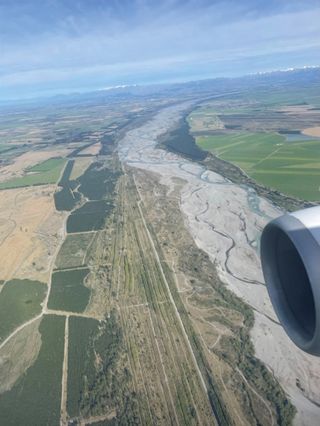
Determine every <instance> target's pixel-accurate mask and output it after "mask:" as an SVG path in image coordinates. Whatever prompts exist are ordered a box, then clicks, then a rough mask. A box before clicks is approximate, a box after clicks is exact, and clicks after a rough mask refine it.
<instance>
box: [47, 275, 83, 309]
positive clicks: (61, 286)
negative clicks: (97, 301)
mask: <svg viewBox="0 0 320 426" xmlns="http://www.w3.org/2000/svg"><path fill="white" fill-rule="evenodd" d="M89 272H90V271H89V269H88V268H83V269H73V270H71V271H57V272H54V273H53V274H52V283H51V292H50V297H49V301H48V308H49V309H57V310H61V311H71V312H83V311H84V310H85V308H86V306H87V304H88V302H89V298H90V290H89V289H88V288H87V287H85V286H84V279H85V277H86V276H87V275H88V273H89Z"/></svg>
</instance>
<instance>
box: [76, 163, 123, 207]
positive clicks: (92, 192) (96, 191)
mask: <svg viewBox="0 0 320 426" xmlns="http://www.w3.org/2000/svg"><path fill="white" fill-rule="evenodd" d="M119 176H120V173H119V172H114V171H113V170H110V169H108V168H106V167H102V164H99V163H94V164H91V166H90V167H89V168H88V169H87V170H86V172H85V173H84V174H83V175H82V176H80V178H79V179H78V180H79V182H80V188H79V191H80V192H81V193H82V194H83V196H84V197H87V198H88V199H89V200H91V201H94V200H101V199H103V198H104V197H106V196H107V195H112V193H113V192H114V189H115V185H116V183H117V179H118V177H119Z"/></svg>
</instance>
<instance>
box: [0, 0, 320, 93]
mask: <svg viewBox="0 0 320 426" xmlns="http://www.w3.org/2000/svg"><path fill="white" fill-rule="evenodd" d="M319 22H320V2H319V1H318V0H317V1H313V0H310V1H307V0H304V1H298V0H291V1H290V2H288V1H282V0H269V1H268V2H266V1H262V0H261V1H259V0H256V1H254V0H246V1H241V2H239V1H231V0H224V1H223V0H222V1H209V0H189V1H177V0H165V1H161V2H155V1H150V0H149V1H147V0H131V1H129V0H122V1H120V0H90V1H87V0H41V1H40V0H15V1H14V2H8V1H6V0H0V97H1V98H15V97H24V96H37V95H41V94H51V93H52V94H54V93H59V92H61V93H62V92H68V91H75V90H79V91H80V90H91V89H99V88H102V87H104V86H111V85H117V84H132V83H153V82H162V81H180V80H190V79H200V78H209V77H217V76H235V75H241V74H246V73H251V72H257V71H265V70H271V69H278V68H286V67H295V66H303V65H316V64H317V62H318V61H319V60H318V59H317V58H319V57H320V56H319V53H320V25H319Z"/></svg>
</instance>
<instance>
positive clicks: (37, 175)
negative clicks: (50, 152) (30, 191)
mask: <svg viewBox="0 0 320 426" xmlns="http://www.w3.org/2000/svg"><path fill="white" fill-rule="evenodd" d="M65 163H66V160H65V159H64V158H51V159H49V160H46V161H44V162H43V163H40V164H37V165H36V166H34V167H31V168H29V169H27V170H26V174H25V175H24V176H21V177H17V178H14V179H10V180H8V181H5V182H1V183H0V189H10V188H19V187H24V186H32V185H46V184H50V183H56V182H57V181H58V179H59V177H60V174H61V171H62V168H63V167H64V165H65Z"/></svg>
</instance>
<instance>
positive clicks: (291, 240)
mask: <svg viewBox="0 0 320 426" xmlns="http://www.w3.org/2000/svg"><path fill="white" fill-rule="evenodd" d="M261 262H262V270H263V275H264V278H265V282H266V284H267V289H268V292H269V296H270V299H271V302H272V304H273V307H274V310H275V312H276V314H277V316H278V318H279V320H280V322H281V324H282V325H283V328H284V330H285V331H286V333H287V334H288V336H289V337H290V338H291V340H292V341H293V342H294V343H295V344H296V345H297V346H298V347H299V348H301V349H302V350H303V351H305V352H308V353H310V354H312V355H318V356H320V206H319V207H311V208H308V209H305V210H299V211H297V212H295V213H290V214H285V215H284V216H281V217H279V218H277V219H275V220H273V221H271V222H270V223H268V225H267V226H266V227H265V229H264V230H263V233H262V237H261Z"/></svg>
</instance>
